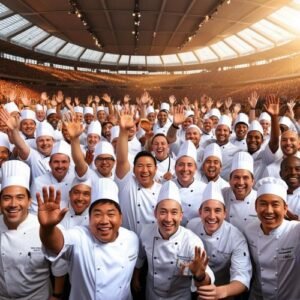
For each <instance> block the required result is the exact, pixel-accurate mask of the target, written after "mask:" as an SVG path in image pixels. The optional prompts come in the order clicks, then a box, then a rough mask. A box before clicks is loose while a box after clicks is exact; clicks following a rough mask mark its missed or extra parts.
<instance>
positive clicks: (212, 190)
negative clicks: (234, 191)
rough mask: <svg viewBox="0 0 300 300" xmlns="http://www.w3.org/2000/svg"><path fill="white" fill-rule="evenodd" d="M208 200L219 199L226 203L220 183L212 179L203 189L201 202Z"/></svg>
mask: <svg viewBox="0 0 300 300" xmlns="http://www.w3.org/2000/svg"><path fill="white" fill-rule="evenodd" d="M207 200H217V201H219V202H221V203H223V204H224V205H225V203H224V198H223V195H222V192H221V189H220V187H219V185H218V183H216V182H214V181H210V182H209V183H208V184H207V185H206V187H205V189H204V191H203V195H202V201H201V204H202V203H204V202H205V201H207Z"/></svg>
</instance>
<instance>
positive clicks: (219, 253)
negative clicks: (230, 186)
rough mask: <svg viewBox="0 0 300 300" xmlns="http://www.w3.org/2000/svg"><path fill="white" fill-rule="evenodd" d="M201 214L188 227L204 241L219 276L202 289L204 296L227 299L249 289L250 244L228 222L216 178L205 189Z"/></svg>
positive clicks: (202, 295)
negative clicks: (213, 282)
mask: <svg viewBox="0 0 300 300" xmlns="http://www.w3.org/2000/svg"><path fill="white" fill-rule="evenodd" d="M199 215H200V218H199V217H197V218H194V219H193V220H191V221H190V222H189V224H188V226H187V228H189V229H191V230H192V231H193V232H194V233H195V234H197V236H199V237H200V238H201V240H202V241H203V244H204V247H205V250H206V253H207V255H208V257H209V261H208V264H209V266H210V267H211V269H212V270H213V272H214V275H215V285H206V286H201V287H200V288H198V293H199V295H200V298H201V297H205V296H207V297H208V296H211V297H212V298H213V296H214V298H215V299H223V298H227V297H232V296H237V295H240V294H241V293H243V292H245V291H246V290H247V289H248V288H249V286H250V279H251V275H252V267H251V261H250V255H249V251H248V246H247V242H246V239H245V237H244V236H243V234H242V233H241V232H240V231H239V230H238V229H237V228H236V227H235V226H233V225H231V224H230V223H228V222H226V221H225V216H226V209H225V204H224V199H223V196H222V193H221V190H220V188H219V186H218V184H217V183H215V182H214V181H210V182H209V183H208V185H207V186H206V188H205V190H204V193H203V197H202V202H201V206H200V209H199Z"/></svg>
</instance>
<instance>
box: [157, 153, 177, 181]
mask: <svg viewBox="0 0 300 300" xmlns="http://www.w3.org/2000/svg"><path fill="white" fill-rule="evenodd" d="M175 163H176V161H175V159H173V158H172V157H170V155H169V156H168V157H167V158H166V159H164V160H162V161H159V160H156V166H157V171H156V174H155V177H154V180H155V181H157V182H160V183H163V182H165V181H166V180H165V179H164V175H165V174H166V173H167V172H170V173H171V174H175Z"/></svg>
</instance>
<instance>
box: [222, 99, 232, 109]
mask: <svg viewBox="0 0 300 300" xmlns="http://www.w3.org/2000/svg"><path fill="white" fill-rule="evenodd" d="M231 104H232V99H231V97H228V98H227V99H225V101H224V105H225V108H226V109H228V110H229V108H230V106H231Z"/></svg>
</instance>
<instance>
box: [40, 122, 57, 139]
mask: <svg viewBox="0 0 300 300" xmlns="http://www.w3.org/2000/svg"><path fill="white" fill-rule="evenodd" d="M41 136H51V137H52V138H54V129H53V127H52V126H51V124H49V123H48V122H40V123H39V124H38V126H37V128H36V138H39V137H41Z"/></svg>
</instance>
